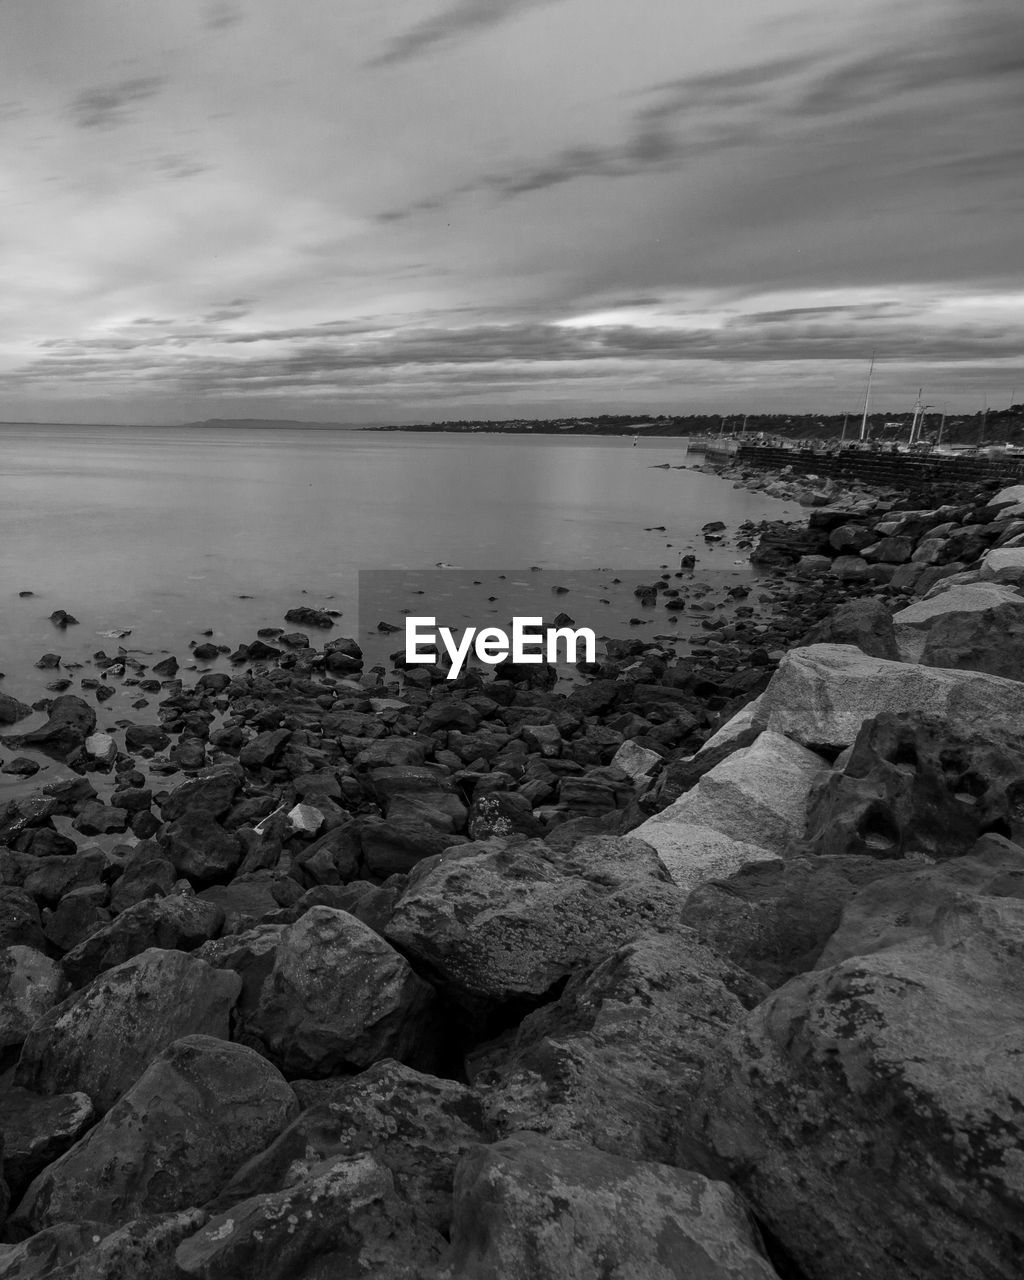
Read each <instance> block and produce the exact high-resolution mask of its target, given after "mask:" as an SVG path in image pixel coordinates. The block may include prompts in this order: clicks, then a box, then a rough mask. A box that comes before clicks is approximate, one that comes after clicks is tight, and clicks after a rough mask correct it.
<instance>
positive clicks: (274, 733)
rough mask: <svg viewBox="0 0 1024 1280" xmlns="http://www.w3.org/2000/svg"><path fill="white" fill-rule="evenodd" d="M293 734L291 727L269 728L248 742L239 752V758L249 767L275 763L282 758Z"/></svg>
mask: <svg viewBox="0 0 1024 1280" xmlns="http://www.w3.org/2000/svg"><path fill="white" fill-rule="evenodd" d="M291 736H292V731H291V729H268V730H266V732H264V733H260V734H257V736H256V737H255V738H253V740H252V741H251V742H247V743H246V744H245V746H244V747H243V748H242V749H241V751H240V752H239V753H238V759H239V761H240V762H241V763H242V764H244V765H245V767H246V768H247V769H260V768H264V767H266V766H268V765H273V764H275V763H276V762H277V760H278V759H279V758H280V755H281V752H282V751H283V750H284V749H285V747H286V746H287V745H288V742H289V740H290V739H291Z"/></svg>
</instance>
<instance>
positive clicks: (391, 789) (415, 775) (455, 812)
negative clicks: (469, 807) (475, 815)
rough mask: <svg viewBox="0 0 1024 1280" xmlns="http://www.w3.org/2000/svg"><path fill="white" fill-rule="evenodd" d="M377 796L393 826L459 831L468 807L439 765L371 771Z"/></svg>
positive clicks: (396, 766)
mask: <svg viewBox="0 0 1024 1280" xmlns="http://www.w3.org/2000/svg"><path fill="white" fill-rule="evenodd" d="M370 782H371V784H372V786H373V790H374V794H375V795H376V797H377V800H378V802H379V804H380V805H381V807H382V808H383V810H384V816H385V817H386V818H388V819H389V820H390V821H392V822H406V821H413V822H417V821H420V822H426V823H429V824H430V825H431V826H433V827H436V828H437V829H438V830H439V831H458V830H459V829H460V828H462V827H464V826H465V823H466V816H467V811H466V806H465V804H464V803H463V802H462V800H461V798H460V797H459V796H458V794H457V793H456V791H455V787H454V784H453V783H452V781H451V779H450V778H449V777H448V774H447V772H446V771H445V770H444V769H442V768H441V767H440V766H439V765H427V764H423V765H390V766H385V767H383V768H378V769H371V771H370Z"/></svg>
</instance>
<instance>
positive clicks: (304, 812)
mask: <svg viewBox="0 0 1024 1280" xmlns="http://www.w3.org/2000/svg"><path fill="white" fill-rule="evenodd" d="M287 816H288V826H289V828H290V830H291V831H292V832H293V833H294V834H295V835H300V836H307V837H310V838H312V837H313V836H315V835H316V833H317V832H318V831H319V830H320V828H321V827H322V826H323V825H324V815H323V813H322V812H321V810H319V809H318V808H317V807H316V806H315V805H312V804H297V805H295V806H294V807H293V808H291V809H289V810H288V815H287Z"/></svg>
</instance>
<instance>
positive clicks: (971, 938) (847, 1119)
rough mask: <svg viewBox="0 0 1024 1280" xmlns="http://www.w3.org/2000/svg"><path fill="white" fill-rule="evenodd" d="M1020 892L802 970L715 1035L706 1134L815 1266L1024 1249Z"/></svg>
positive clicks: (947, 1265) (922, 1263)
mask: <svg viewBox="0 0 1024 1280" xmlns="http://www.w3.org/2000/svg"><path fill="white" fill-rule="evenodd" d="M1022 948H1024V902H1021V901H1018V900H1014V899H1012V898H993V897H973V896H968V895H967V894H962V895H960V897H959V898H958V899H957V900H956V901H955V902H954V903H952V904H951V905H949V906H948V907H947V908H946V909H944V910H941V911H939V912H938V913H937V915H936V917H935V919H934V920H933V922H932V924H931V925H930V927H929V928H928V929H927V930H926V932H924V933H921V934H916V935H914V936H911V937H909V938H905V939H904V940H903V941H901V942H897V943H896V944H895V945H893V946H889V947H886V948H884V949H882V950H878V951H874V952H873V953H871V954H869V955H859V956H852V957H850V958H848V959H845V960H842V961H841V962H840V963H838V964H835V965H833V966H831V967H829V968H826V969H820V970H817V971H815V972H812V973H807V974H802V975H801V976H799V977H797V978H794V979H793V980H792V981H790V982H789V983H787V984H786V985H785V986H784V987H782V988H780V990H778V991H777V992H775V993H774V994H773V995H772V996H770V997H769V998H768V1000H766V1001H765V1002H764V1003H763V1004H762V1005H760V1006H758V1008H756V1009H755V1010H753V1011H752V1012H751V1013H750V1014H748V1015H747V1018H746V1021H745V1023H744V1024H743V1025H742V1026H741V1028H740V1029H739V1030H737V1031H735V1032H733V1033H732V1034H731V1035H730V1036H729V1037H727V1038H726V1040H725V1041H724V1042H723V1045H722V1049H721V1053H720V1057H719V1059H718V1061H717V1063H716V1064H715V1065H713V1066H712V1068H711V1069H710V1070H709V1072H708V1075H707V1076H706V1078H705V1082H704V1085H703V1090H702V1095H701V1099H700V1102H699V1106H698V1112H697V1115H698V1122H699V1124H700V1126H701V1131H702V1134H703V1136H704V1138H705V1140H706V1141H707V1142H708V1143H709V1145H710V1146H711V1147H712V1149H713V1150H714V1151H715V1153H716V1154H717V1155H718V1156H719V1158H721V1159H723V1160H725V1161H726V1164H727V1166H728V1168H729V1169H730V1172H731V1175H732V1178H733V1180H734V1181H735V1182H736V1183H737V1184H738V1185H739V1187H740V1189H741V1190H742V1191H743V1192H744V1194H745V1195H746V1196H747V1198H748V1199H749V1200H750V1201H751V1203H752V1204H753V1206H754V1209H755V1211H756V1212H757V1213H758V1215H759V1217H760V1218H761V1219H762V1220H763V1221H764V1222H765V1223H766V1224H767V1225H768V1227H769V1228H770V1229H771V1231H772V1232H773V1233H774V1235H775V1236H776V1237H777V1238H778V1240H779V1241H780V1242H781V1244H782V1245H783V1247H784V1248H785V1249H786V1250H787V1251H788V1252H789V1254H790V1255H791V1256H792V1257H793V1259H794V1260H795V1261H796V1263H797V1265H798V1266H799V1267H801V1268H802V1270H803V1273H804V1274H805V1275H806V1276H807V1277H808V1278H809V1280H863V1277H864V1276H872V1277H874V1278H876V1280H934V1277H936V1276H952V1275H955V1276H958V1277H962V1278H963V1280H982V1278H983V1277H984V1280H1011V1277H1013V1278H1015V1277H1019V1276H1020V1274H1021V1267H1022V1263H1024V1184H1022V1181H1021V1173H1020V1159H1019V1152H1020V1149H1021V1146H1022V1145H1024V1076H1022V1074H1021V1070H1020V1063H1021V1061H1022V1059H1024V995H1022V987H1021V983H1020V981H1019V974H1018V967H1019V966H1018V964H1017V963H1016V962H1015V961H1011V957H1019V956H1020V954H1021V951H1022Z"/></svg>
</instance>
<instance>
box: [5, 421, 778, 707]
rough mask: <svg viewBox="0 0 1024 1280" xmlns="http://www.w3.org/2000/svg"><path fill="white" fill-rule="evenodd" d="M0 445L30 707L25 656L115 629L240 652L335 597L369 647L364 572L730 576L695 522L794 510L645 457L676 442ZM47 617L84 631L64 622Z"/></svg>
mask: <svg viewBox="0 0 1024 1280" xmlns="http://www.w3.org/2000/svg"><path fill="white" fill-rule="evenodd" d="M0 448H2V453H0V610H2V612H0V670H3V671H5V672H6V675H7V678H6V680H5V682H4V686H3V687H4V688H6V690H7V691H8V692H10V693H13V694H16V695H17V696H21V697H24V698H26V699H28V700H31V699H33V698H35V697H39V696H40V695H41V693H42V690H43V686H44V685H45V683H46V682H47V681H48V680H51V679H52V678H53V675H54V673H53V672H42V671H36V670H35V669H34V666H33V664H34V662H35V660H36V659H37V658H38V656H39V655H40V654H41V653H43V652H45V651H52V652H56V653H59V654H61V655H62V656H63V657H66V658H79V659H80V658H82V657H83V656H84V655H87V654H90V653H92V652H94V651H95V650H97V649H100V648H105V649H106V650H107V651H108V652H111V653H112V652H115V651H116V647H117V644H118V641H117V640H116V639H111V638H107V637H104V636H103V635H102V634H101V633H102V632H104V631H108V630H111V629H113V628H121V627H123V628H130V629H131V631H132V635H131V637H130V638H128V639H125V640H123V641H121V642H120V643H122V644H124V645H125V646H126V647H135V648H139V649H142V650H145V651H152V652H159V651H162V650H170V651H173V652H175V653H176V655H177V656H178V658H179V660H182V659H184V657H185V656H186V655H187V644H188V641H189V640H195V639H198V638H200V635H201V633H202V632H203V631H205V630H207V629H212V630H213V632H214V639H215V641H216V642H218V643H225V644H230V645H232V646H234V645H236V644H238V643H239V642H241V641H243V640H246V639H252V638H253V636H254V635H255V632H256V629H257V628H258V627H261V626H268V625H281V624H282V622H283V614H284V611H285V610H286V609H287V608H289V607H291V606H292V605H296V604H303V603H308V604H314V605H319V604H323V605H329V606H330V607H334V608H339V609H341V610H342V611H343V614H344V618H343V619H342V620H341V621H340V622H339V624H338V626H337V627H336V628H335V630H334V631H333V632H332V633H331V634H333V635H343V634H359V635H360V639H361V640H362V639H363V638H364V637H365V633H366V630H367V628H366V627H365V626H364V628H363V631H362V632H361V633H360V632H359V630H358V628H357V624H356V619H355V609H356V600H357V571H358V570H360V569H369V568H378V569H385V568H388V569H398V568H424V567H430V566H433V565H435V564H437V563H438V562H442V563H444V564H449V565H455V566H459V567H464V568H469V569H480V570H484V569H498V568H502V569H504V568H509V569H519V568H524V567H528V566H530V565H539V566H542V567H552V568H567V569H569V568H596V567H599V566H606V565H617V566H627V567H631V568H636V569H638V570H646V571H648V572H651V571H653V570H654V569H656V568H657V567H658V566H660V565H662V564H665V563H668V564H670V565H671V566H672V567H675V566H676V565H677V564H678V557H679V555H680V553H681V552H682V551H684V550H686V549H687V548H693V549H695V550H697V551H698V552H699V554H700V556H701V565H702V567H704V568H714V569H734V568H740V567H742V565H741V561H740V560H738V559H737V552H736V551H735V550H729V549H726V548H720V549H718V550H711V549H707V548H705V547H704V545H703V542H702V541H701V540H700V538H699V536H698V531H699V528H700V526H701V525H702V524H704V523H705V522H706V521H708V520H712V519H721V520H724V521H725V522H726V523H727V524H728V525H729V526H730V528H733V527H735V525H736V524H738V523H739V522H741V521H742V520H745V519H751V518H753V519H761V518H764V517H774V518H778V517H779V516H781V515H783V514H786V513H789V514H796V511H795V509H793V508H792V507H789V508H787V507H786V505H785V504H783V503H781V502H777V501H774V500H771V499H766V498H762V497H759V496H756V495H753V494H750V493H747V492H745V491H742V490H735V489H733V488H732V486H731V485H730V484H729V483H727V482H725V481H721V480H718V479H715V478H713V477H707V476H703V475H699V474H696V473H693V472H690V471H683V470H658V469H652V468H656V467H657V465H658V464H659V463H665V462H668V463H671V464H672V465H673V466H678V465H679V464H681V463H683V462H684V460H685V459H686V445H685V442H683V441H679V442H676V441H657V440H649V441H641V443H640V445H639V446H638V447H637V448H633V447H631V441H630V439H629V438H622V439H615V440H598V439H592V440H587V439H579V438H577V439H573V440H568V439H557V438H550V437H548V438H538V439H530V438H529V437H493V436H491V437H484V436H476V437H472V438H466V437H461V436H454V435H441V434H438V435H405V434H391V433H369V434H367V433H362V432H331V431H315V430H292V431H285V430H259V429H253V430H249V429H227V428H224V429H202V430H196V429H190V430H182V429H173V428H134V427H52V426H51V427H42V426H34V425H16V424H15V425H11V424H8V425H0ZM653 525H665V526H666V527H667V532H666V533H654V532H645V527H649V526H653ZM666 543H671V544H672V548H671V549H668V548H667V547H666ZM21 590H29V591H33V592H34V593H35V595H34V596H33V597H32V598H30V599H19V598H18V592H19V591H21ZM303 592H305V593H306V594H305V595H304V594H302V593H303ZM245 596H248V597H251V599H242V598H240V597H245ZM397 604H398V602H396V609H397ZM56 608H62V609H66V610H68V611H69V612H70V613H72V614H74V615H75V616H76V617H77V618H79V619H80V622H81V625H80V626H78V627H74V628H70V629H69V630H67V631H66V632H59V631H56V630H55V629H54V628H53V627H52V626H51V624H50V623H49V621H48V618H49V615H50V613H51V612H52V611H53V610H54V609H56ZM366 622H367V623H371V622H376V619H372V620H366ZM322 638H323V637H322V633H321V634H320V635H318V637H317V639H318V640H322ZM391 647H392V648H394V647H395V645H394V643H392V645H391ZM119 702H120V698H119V699H117V700H116V701H115V702H114V703H111V704H110V710H111V712H112V711H113V710H114V708H115V707H116V706H117V704H118V703H119ZM119 709H120V710H121V713H122V714H123V713H124V708H123V707H121V708H119Z"/></svg>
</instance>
